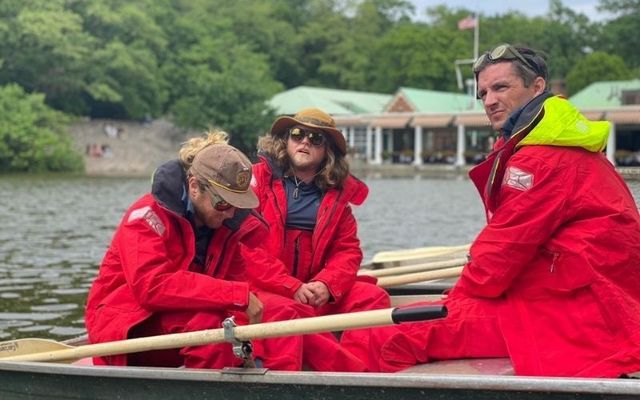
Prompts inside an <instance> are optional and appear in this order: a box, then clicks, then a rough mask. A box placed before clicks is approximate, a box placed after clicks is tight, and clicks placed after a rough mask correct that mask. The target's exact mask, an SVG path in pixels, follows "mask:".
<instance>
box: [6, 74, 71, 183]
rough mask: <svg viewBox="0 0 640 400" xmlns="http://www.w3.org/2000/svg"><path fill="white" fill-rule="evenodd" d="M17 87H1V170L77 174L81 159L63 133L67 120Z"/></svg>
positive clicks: (39, 97) (37, 96)
mask: <svg viewBox="0 0 640 400" xmlns="http://www.w3.org/2000/svg"><path fill="white" fill-rule="evenodd" d="M43 100H44V95H42V94H27V93H25V91H24V90H23V89H22V88H21V87H20V86H18V85H17V84H12V85H8V86H5V87H0V171H2V172H45V171H79V170H81V169H82V167H83V164H82V158H81V157H80V156H79V155H78V154H77V153H75V152H74V151H73V150H72V149H73V147H72V143H71V140H70V138H69V136H68V135H67V133H66V124H67V122H68V121H67V120H68V117H67V116H65V115H64V114H62V113H61V112H59V111H55V110H52V109H51V108H50V107H48V106H47V105H45V104H44V101H43Z"/></svg>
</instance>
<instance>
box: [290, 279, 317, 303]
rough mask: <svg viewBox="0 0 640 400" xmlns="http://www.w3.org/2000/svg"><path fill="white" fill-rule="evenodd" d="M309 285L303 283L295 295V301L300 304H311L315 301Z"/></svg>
mask: <svg viewBox="0 0 640 400" xmlns="http://www.w3.org/2000/svg"><path fill="white" fill-rule="evenodd" d="M308 285H309V284H308V283H303V284H302V285H301V286H300V287H299V288H298V290H296V292H295V293H294V295H293V299H294V300H295V301H297V302H298V303H302V304H310V305H313V304H312V303H311V302H312V301H313V292H312V291H311V289H309V288H308Z"/></svg>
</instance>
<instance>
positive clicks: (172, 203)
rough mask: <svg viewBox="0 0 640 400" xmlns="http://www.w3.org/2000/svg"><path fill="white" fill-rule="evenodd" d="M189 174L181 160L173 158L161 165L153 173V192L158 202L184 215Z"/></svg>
mask: <svg viewBox="0 0 640 400" xmlns="http://www.w3.org/2000/svg"><path fill="white" fill-rule="evenodd" d="M186 180H187V175H186V173H185V171H184V168H182V165H181V164H180V161H178V160H177V159H176V160H171V161H167V162H165V163H164V164H162V165H160V166H159V167H158V168H157V169H156V170H155V171H154V173H153V178H152V180H151V194H153V197H155V198H156V200H157V201H158V203H160V204H161V205H163V206H164V207H166V208H168V209H170V210H171V211H173V212H175V213H177V214H180V215H184V214H185V211H186V209H185V202H184V196H185V195H186V191H185V190H186V189H185V182H186Z"/></svg>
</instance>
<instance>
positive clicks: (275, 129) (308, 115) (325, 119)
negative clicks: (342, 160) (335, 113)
mask: <svg viewBox="0 0 640 400" xmlns="http://www.w3.org/2000/svg"><path fill="white" fill-rule="evenodd" d="M296 125H302V126H306V127H308V128H314V129H320V130H321V131H322V132H324V133H325V134H327V135H328V136H330V137H331V138H332V139H333V142H334V143H335V144H336V147H337V148H338V150H339V151H340V152H342V155H345V154H347V142H345V140H344V136H343V135H342V132H340V130H338V128H336V122H335V121H334V120H333V118H331V116H330V115H329V114H327V113H325V112H324V111H322V110H320V109H318V108H305V109H304V110H301V111H298V112H297V113H296V114H295V115H294V116H293V117H287V116H284V117H280V118H278V119H276V121H275V122H274V123H273V125H272V126H271V136H274V137H275V136H284V134H285V133H286V132H287V130H288V129H289V128H291V127H292V126H296Z"/></svg>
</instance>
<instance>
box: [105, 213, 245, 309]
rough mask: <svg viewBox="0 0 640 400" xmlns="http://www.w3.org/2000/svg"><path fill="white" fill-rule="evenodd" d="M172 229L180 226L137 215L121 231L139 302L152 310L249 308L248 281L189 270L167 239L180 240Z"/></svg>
mask: <svg viewBox="0 0 640 400" xmlns="http://www.w3.org/2000/svg"><path fill="white" fill-rule="evenodd" d="M149 212H155V211H153V210H152V209H150V210H149ZM166 222H167V221H166V220H165V223H166ZM170 229H178V228H177V227H175V226H174V227H172V228H169V229H165V230H163V231H162V232H159V231H158V230H157V229H156V230H154V229H153V228H152V227H151V226H150V225H149V224H148V223H147V222H146V221H145V218H137V219H133V220H131V221H129V222H125V226H124V227H123V230H122V232H121V234H120V235H118V247H119V249H120V255H121V261H122V268H123V271H124V274H125V276H126V281H127V285H129V287H130V289H131V292H132V293H133V294H134V296H135V297H136V300H137V301H138V303H139V304H140V305H141V306H142V307H144V308H146V309H148V310H149V311H164V310H181V309H186V310H193V309H203V310H205V309H229V308H233V309H239V310H244V309H246V307H247V306H248V304H249V303H248V302H249V289H248V284H247V283H245V282H234V281H228V280H223V279H216V278H213V277H211V276H208V275H204V274H201V273H196V272H191V271H189V270H188V269H187V267H188V262H186V261H185V260H184V256H183V257H179V256H177V255H175V254H173V255H172V254H169V251H168V248H167V241H168V240H179V239H177V235H176V236H172V235H171V233H170Z"/></svg>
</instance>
